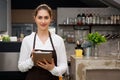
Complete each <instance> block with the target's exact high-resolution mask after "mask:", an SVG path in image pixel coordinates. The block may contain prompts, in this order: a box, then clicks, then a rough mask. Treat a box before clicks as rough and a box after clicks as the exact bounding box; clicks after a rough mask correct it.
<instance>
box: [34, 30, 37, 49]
mask: <svg viewBox="0 0 120 80" xmlns="http://www.w3.org/2000/svg"><path fill="white" fill-rule="evenodd" d="M36 34H37V32H36V33H35V36H34V41H33V50H34V49H35V41H36Z"/></svg>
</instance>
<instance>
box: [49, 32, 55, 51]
mask: <svg viewBox="0 0 120 80" xmlns="http://www.w3.org/2000/svg"><path fill="white" fill-rule="evenodd" d="M49 37H50V41H51V44H52V47H53V50H54V51H55V48H54V45H53V41H52V38H51V34H50V32H49Z"/></svg>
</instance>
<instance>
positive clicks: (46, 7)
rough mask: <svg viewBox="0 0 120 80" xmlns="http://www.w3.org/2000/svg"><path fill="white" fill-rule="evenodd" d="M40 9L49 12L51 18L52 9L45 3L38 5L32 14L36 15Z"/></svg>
mask: <svg viewBox="0 0 120 80" xmlns="http://www.w3.org/2000/svg"><path fill="white" fill-rule="evenodd" d="M42 9H44V10H46V11H47V12H48V13H49V15H50V17H51V18H52V9H51V8H50V7H49V6H48V5H47V4H41V5H39V6H38V7H37V8H36V9H35V11H34V16H37V13H38V11H39V10H42Z"/></svg>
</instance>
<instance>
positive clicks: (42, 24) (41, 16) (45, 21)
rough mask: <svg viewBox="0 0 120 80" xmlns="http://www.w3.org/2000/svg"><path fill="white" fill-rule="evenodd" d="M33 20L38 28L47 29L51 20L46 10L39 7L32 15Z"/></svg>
mask: <svg viewBox="0 0 120 80" xmlns="http://www.w3.org/2000/svg"><path fill="white" fill-rule="evenodd" d="M34 19H35V22H36V24H37V26H38V30H42V31H44V30H48V27H49V25H50V22H51V17H50V15H49V13H48V11H47V10H44V9H41V10H39V11H38V13H37V15H36V16H35V17H34Z"/></svg>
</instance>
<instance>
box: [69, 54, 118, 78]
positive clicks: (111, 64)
mask: <svg viewBox="0 0 120 80" xmlns="http://www.w3.org/2000/svg"><path fill="white" fill-rule="evenodd" d="M91 71H92V73H90V72H91ZM70 72H71V79H72V80H118V79H120V60H118V59H115V58H109V57H97V58H95V57H89V58H88V57H81V58H80V57H75V55H71V71H70ZM106 72H108V73H109V74H108V77H107V78H105V76H104V77H102V75H103V74H104V73H106ZM88 73H90V74H88ZM92 74H93V75H92ZM95 74H96V76H98V77H97V78H95ZM97 74H98V75H97ZM112 74H114V75H115V76H116V77H115V78H116V79H114V76H111V75H112ZM105 75H106V74H105ZM108 78H109V79H108Z"/></svg>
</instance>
